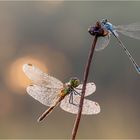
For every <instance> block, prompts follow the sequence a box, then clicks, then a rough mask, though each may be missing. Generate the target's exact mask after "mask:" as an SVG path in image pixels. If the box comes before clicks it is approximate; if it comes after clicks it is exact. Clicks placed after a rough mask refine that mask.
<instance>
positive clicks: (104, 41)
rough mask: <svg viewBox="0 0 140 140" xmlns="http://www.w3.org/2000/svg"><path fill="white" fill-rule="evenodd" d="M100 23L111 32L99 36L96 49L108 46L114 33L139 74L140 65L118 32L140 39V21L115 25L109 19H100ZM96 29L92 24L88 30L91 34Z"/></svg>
mask: <svg viewBox="0 0 140 140" xmlns="http://www.w3.org/2000/svg"><path fill="white" fill-rule="evenodd" d="M100 24H101V26H102V28H104V29H105V30H107V31H109V33H108V35H106V36H104V37H100V38H98V41H97V44H96V48H95V50H96V51H100V50H103V49H104V48H106V47H107V46H108V44H109V42H110V35H111V34H112V35H113V36H114V37H115V38H116V39H117V41H118V43H119V45H120V46H121V47H122V49H123V50H124V52H125V53H126V55H127V56H128V58H129V59H130V61H131V62H132V64H133V66H134V68H135V69H136V71H137V72H138V74H140V67H139V65H138V64H137V63H136V61H135V60H134V58H133V57H132V55H131V54H130V52H129V51H128V49H127V48H126V47H125V45H124V44H123V42H122V41H121V39H120V37H119V34H118V33H121V34H123V35H126V36H128V37H131V38H134V39H139V40H140V23H132V24H129V25H118V26H115V25H113V24H112V23H110V22H109V21H108V20H107V19H103V20H101V21H100ZM94 30H95V29H94V26H91V27H90V28H89V29H88V31H89V33H90V34H91V35H94Z"/></svg>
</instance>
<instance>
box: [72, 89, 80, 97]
mask: <svg viewBox="0 0 140 140" xmlns="http://www.w3.org/2000/svg"><path fill="white" fill-rule="evenodd" d="M73 91H74V95H79V96H81V93H79V92H77V91H76V90H74V89H73Z"/></svg>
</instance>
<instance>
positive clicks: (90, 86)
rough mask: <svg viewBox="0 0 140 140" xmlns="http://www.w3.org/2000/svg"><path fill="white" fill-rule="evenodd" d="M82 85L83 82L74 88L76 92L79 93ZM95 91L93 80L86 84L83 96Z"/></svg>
mask: <svg viewBox="0 0 140 140" xmlns="http://www.w3.org/2000/svg"><path fill="white" fill-rule="evenodd" d="M82 87H83V84H80V85H79V86H78V87H77V88H75V89H74V90H76V91H77V92H78V93H81V92H82ZM95 91H96V85H95V84H94V83H93V82H91V83H87V85H86V91H85V96H89V95H91V94H92V93H94V92H95Z"/></svg>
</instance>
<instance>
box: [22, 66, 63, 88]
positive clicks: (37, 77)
mask: <svg viewBox="0 0 140 140" xmlns="http://www.w3.org/2000/svg"><path fill="white" fill-rule="evenodd" d="M23 71H24V73H25V74H26V76H27V77H28V78H29V79H30V80H32V81H33V84H36V85H44V86H49V87H53V88H62V87H63V83H62V82H61V81H60V80H58V79H56V78H54V77H52V76H50V75H48V74H47V73H44V72H42V71H41V70H40V69H39V68H37V67H35V66H34V65H32V64H24V65H23Z"/></svg>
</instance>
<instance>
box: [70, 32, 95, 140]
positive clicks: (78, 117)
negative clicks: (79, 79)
mask: <svg viewBox="0 0 140 140" xmlns="http://www.w3.org/2000/svg"><path fill="white" fill-rule="evenodd" d="M97 39H98V36H97V35H95V37H94V40H93V43H92V47H91V50H90V52H89V56H88V60H87V64H86V67H85V71H84V79H83V87H82V93H81V99H80V104H79V110H78V114H77V116H76V119H75V123H74V127H73V130H72V140H75V137H76V134H77V130H78V127H79V123H80V119H81V114H82V107H83V102H84V96H85V90H86V83H87V79H88V75H89V69H90V65H91V61H92V57H93V53H94V49H95V46H96V42H97Z"/></svg>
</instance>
